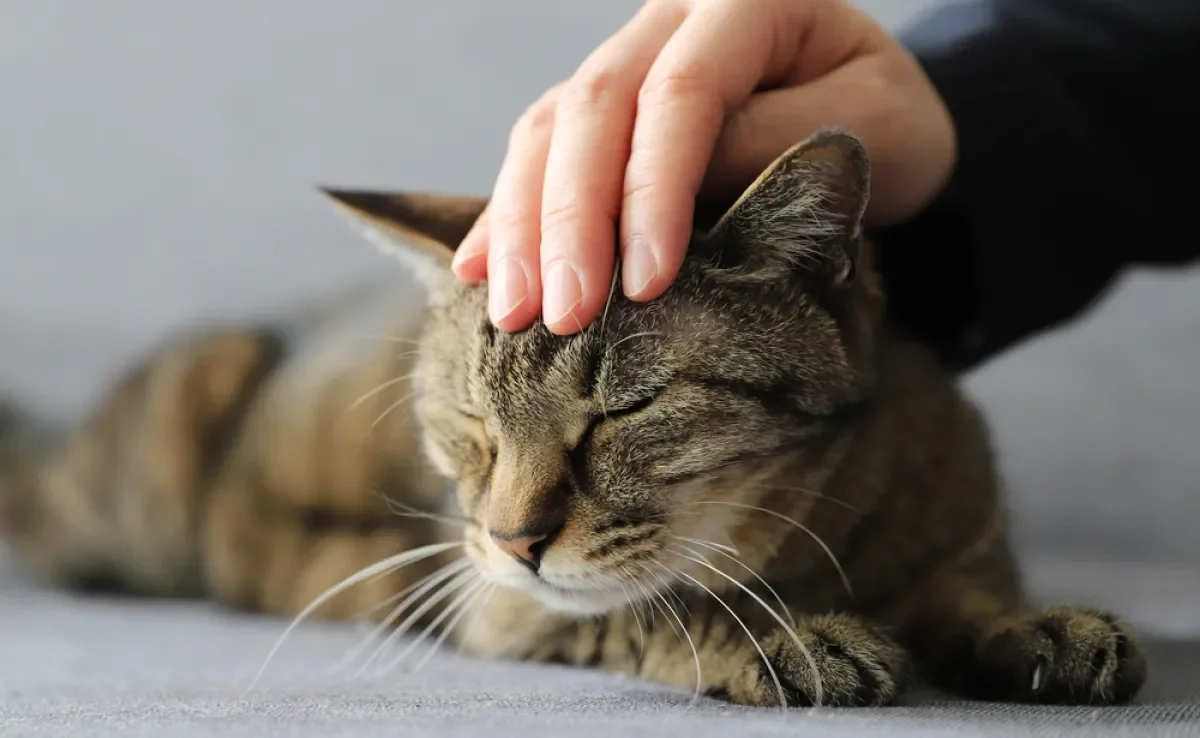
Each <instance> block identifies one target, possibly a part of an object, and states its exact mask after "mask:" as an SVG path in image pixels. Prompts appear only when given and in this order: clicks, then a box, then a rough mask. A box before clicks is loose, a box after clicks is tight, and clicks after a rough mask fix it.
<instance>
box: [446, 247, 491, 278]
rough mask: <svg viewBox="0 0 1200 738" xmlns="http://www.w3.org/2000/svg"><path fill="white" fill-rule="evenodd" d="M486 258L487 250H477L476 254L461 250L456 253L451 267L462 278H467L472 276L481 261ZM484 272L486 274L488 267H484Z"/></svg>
mask: <svg viewBox="0 0 1200 738" xmlns="http://www.w3.org/2000/svg"><path fill="white" fill-rule="evenodd" d="M486 260H487V252H486V251H477V252H475V253H474V254H468V253H464V252H462V251H459V252H457V253H456V254H455V255H454V262H453V263H452V264H451V265H450V268H451V269H452V270H454V273H455V274H456V275H458V277H459V278H460V279H467V278H469V277H471V276H472V273H473V272H474V271H475V270H476V268H477V267H478V266H479V262H481V261H486ZM483 272H484V274H485V275H486V273H487V269H486V267H485V268H484V270H483Z"/></svg>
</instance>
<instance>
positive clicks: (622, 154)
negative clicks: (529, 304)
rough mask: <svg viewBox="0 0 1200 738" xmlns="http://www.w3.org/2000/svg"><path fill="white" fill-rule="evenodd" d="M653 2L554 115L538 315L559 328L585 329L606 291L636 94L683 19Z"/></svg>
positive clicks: (571, 85) (570, 89) (609, 44)
mask: <svg viewBox="0 0 1200 738" xmlns="http://www.w3.org/2000/svg"><path fill="white" fill-rule="evenodd" d="M683 18H684V12H683V11H682V10H681V9H678V8H677V7H675V6H673V5H672V4H670V3H664V2H658V3H650V4H648V5H646V6H644V7H643V9H642V10H641V11H640V12H639V13H638V14H637V15H635V16H634V18H633V19H632V20H631V21H630V22H629V23H628V24H627V25H626V26H625V27H624V28H622V29H621V30H620V31H619V32H618V33H617V34H615V35H614V36H612V37H611V38H610V39H609V40H608V41H606V42H605V43H604V44H603V45H601V46H600V47H599V48H598V49H597V50H596V51H595V52H594V53H593V54H592V55H591V56H589V57H588V59H587V60H585V61H584V63H583V64H582V65H581V66H580V68H579V71H578V72H577V73H576V74H575V75H574V77H572V79H571V81H570V82H568V83H567V85H566V86H565V87H564V88H563V91H562V94H561V95H560V97H559V99H558V106H557V108H556V111H555V121H554V135H553V136H552V143H551V146H550V153H549V157H548V159H547V163H546V177H545V184H544V189H543V198H542V224H541V233H542V242H541V269H542V280H543V285H544V293H543V301H542V316H543V319H544V320H545V323H546V326H547V327H548V328H549V329H550V330H551V331H552V332H555V333H559V334H569V333H574V332H575V331H577V330H582V329H583V328H585V327H587V325H588V324H590V323H591V322H592V320H594V319H595V318H596V316H597V315H599V313H600V310H601V309H602V308H603V305H604V301H605V299H606V298H607V296H608V294H609V289H608V288H609V284H610V283H611V281H612V273H613V262H614V260H615V257H616V248H615V245H616V244H615V242H614V241H615V234H616V227H615V226H616V221H617V216H618V213H619V212H620V207H621V191H622V184H623V181H624V176H625V163H626V161H628V158H629V139H630V136H631V134H632V132H633V123H634V116H635V114H636V111H637V93H638V89H639V88H640V87H641V84H642V80H643V79H644V78H645V76H646V72H647V71H649V69H650V67H651V65H652V64H653V63H654V59H655V58H656V57H657V56H658V53H659V52H660V51H661V49H662V48H663V46H664V45H665V44H666V43H667V40H668V39H670V37H671V34H673V33H674V32H675V30H676V29H677V28H678V27H679V25H680V24H681V23H682V22H683Z"/></svg>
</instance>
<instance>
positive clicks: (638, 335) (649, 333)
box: [608, 331, 662, 351]
mask: <svg viewBox="0 0 1200 738" xmlns="http://www.w3.org/2000/svg"><path fill="white" fill-rule="evenodd" d="M646 336H662V331H642V332H641V333H630V334H629V335H628V336H625V337H624V338H622V339H621V340H620V341H616V342H614V343H613V344H612V345H611V346H609V347H608V350H609V351H612V350H613V349H615V348H616V347H617V346H620V345H621V344H623V343H625V342H626V341H632V340H633V339H635V338H645V337H646Z"/></svg>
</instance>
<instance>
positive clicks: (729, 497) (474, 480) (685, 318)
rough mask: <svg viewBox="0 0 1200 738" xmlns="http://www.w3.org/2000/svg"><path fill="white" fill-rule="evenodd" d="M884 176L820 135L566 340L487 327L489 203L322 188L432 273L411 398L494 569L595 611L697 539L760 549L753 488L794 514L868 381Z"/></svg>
mask: <svg viewBox="0 0 1200 738" xmlns="http://www.w3.org/2000/svg"><path fill="white" fill-rule="evenodd" d="M868 184H869V170H868V160H867V156H866V154H865V152H864V150H863V148H862V146H861V145H860V144H859V142H858V141H857V140H856V139H855V138H853V137H852V136H850V135H847V134H844V133H840V132H822V133H819V134H817V135H815V136H813V137H812V138H810V139H808V140H806V141H804V142H802V143H800V144H798V145H797V146H795V147H794V148H792V149H791V150H789V151H788V152H786V153H785V154H783V155H782V156H781V157H780V158H779V159H778V160H777V161H776V162H775V163H774V164H772V166H771V167H769V168H768V169H767V170H766V171H765V172H763V174H762V175H761V176H760V177H759V179H758V180H757V181H755V182H754V184H753V185H751V186H750V187H749V188H748V189H747V190H746V192H745V193H744V194H743V195H742V196H741V198H739V199H738V200H737V202H735V203H734V204H732V206H730V207H728V208H722V209H720V210H714V211H712V212H713V214H715V215H716V216H717V217H708V215H706V208H704V207H703V206H701V207H699V208H698V211H700V214H699V215H698V222H697V229H696V232H695V235H694V236H693V239H692V243H691V246H690V248H689V250H688V255H687V259H686V262H685V264H684V265H683V268H682V270H681V272H680V274H679V276H678V278H677V279H676V280H675V282H674V284H673V285H672V287H671V288H670V289H669V290H668V291H667V293H666V294H665V295H663V296H662V297H660V298H658V299H656V300H654V301H652V302H649V303H641V304H639V303H634V302H631V301H629V300H627V299H625V298H624V297H623V296H622V291H621V290H620V289H619V288H614V289H613V290H612V296H611V298H610V300H609V303H608V305H607V306H606V308H605V310H604V314H603V316H602V317H601V318H599V319H597V320H596V321H595V322H594V323H593V324H591V325H590V326H589V327H588V328H587V329H586V330H584V331H583V332H582V333H580V334H577V335H572V336H567V337H562V336H556V335H553V334H551V333H550V332H549V331H548V330H547V329H546V328H545V327H544V326H543V325H542V324H541V323H537V324H535V325H534V326H533V327H532V328H529V329H528V330H525V331H521V332H517V333H505V332H503V331H500V330H497V329H495V328H493V327H492V325H491V324H490V322H489V320H488V315H487V300H486V289H487V287H486V284H482V285H476V286H467V285H463V284H461V283H459V282H458V281H457V280H456V279H455V278H454V277H453V275H452V274H451V272H450V259H451V257H452V254H453V249H454V248H455V247H456V246H457V245H458V243H459V242H460V241H461V239H462V238H463V236H464V235H465V234H466V232H467V230H468V229H469V227H470V226H471V224H472V223H473V221H474V220H475V218H476V216H477V215H478V214H479V213H480V211H481V210H482V208H483V205H484V204H485V201H484V200H478V199H469V198H456V197H445V196H436V195H418V194H398V193H379V192H351V191H333V190H327V192H328V193H329V194H330V195H331V197H333V198H334V200H335V201H336V202H337V203H338V204H339V205H340V206H341V207H343V208H344V209H346V210H348V211H349V212H350V213H351V214H352V215H353V216H354V217H355V218H356V220H357V221H358V222H359V223H360V225H361V226H364V227H365V228H366V235H367V236H368V237H369V238H370V239H371V240H372V241H374V242H375V243H376V244H378V245H380V246H382V247H383V248H384V249H385V250H387V251H390V252H393V253H395V254H397V255H400V256H404V257H405V258H406V259H407V260H408V261H409V263H410V264H412V265H413V267H414V268H415V269H416V270H417V272H418V273H419V274H420V275H421V276H422V279H423V280H424V282H425V284H426V286H427V287H428V294H429V303H430V307H431V310H430V318H429V321H428V324H427V326H426V330H425V334H424V337H423V339H422V342H421V348H420V357H419V362H418V374H417V386H418V396H417V399H416V403H417V404H416V408H417V413H418V417H419V419H420V422H421V424H422V431H423V434H424V439H425V445H426V449H427V451H428V454H429V456H430V458H431V459H432V461H433V463H434V465H435V466H436V467H437V468H438V469H439V470H440V471H441V472H442V473H444V474H445V475H446V476H448V477H449V478H451V479H452V480H454V482H455V483H456V485H457V490H458V500H459V503H460V505H461V506H462V508H463V512H464V514H465V515H467V516H469V517H470V519H471V520H473V521H475V523H476V524H474V525H469V526H467V528H466V536H467V551H468V553H469V556H470V557H471V559H472V561H473V562H474V563H475V565H476V566H477V567H478V568H479V569H480V571H481V572H482V573H483V574H484V576H485V577H487V578H489V579H491V580H493V581H496V582H499V583H502V584H505V585H508V586H511V587H514V588H518V589H521V590H524V591H526V592H528V593H529V594H531V595H532V596H533V597H535V598H536V599H537V600H539V601H540V602H541V603H543V604H544V605H545V606H547V607H550V608H553V609H558V610H565V611H573V612H586V613H597V612H602V611H606V610H608V609H611V608H614V607H617V606H620V605H623V604H624V603H625V602H626V598H627V597H635V598H636V597H638V596H640V595H639V593H646V592H648V591H653V590H657V589H661V588H662V587H663V586H665V585H666V584H667V583H668V581H669V579H670V576H669V575H668V573H667V572H668V571H681V570H682V571H685V572H686V571H690V568H689V567H688V566H686V564H687V563H688V561H687V560H686V559H685V558H683V557H681V556H680V555H679V553H680V551H682V550H686V549H687V548H689V547H690V548H691V549H692V550H695V546H699V545H702V544H700V543H697V542H698V541H701V542H704V543H705V544H707V545H714V546H718V547H719V546H732V547H735V548H736V549H738V550H739V551H740V552H742V560H743V561H745V562H746V563H747V564H750V565H752V566H753V563H754V560H755V559H762V558H763V557H766V556H769V555H770V553H771V552H772V551H774V550H775V546H777V545H778V544H777V543H776V542H773V541H771V540H766V539H763V537H762V536H759V537H758V539H756V538H755V535H754V531H755V530H756V529H758V528H761V527H762V525H763V524H764V523H765V522H768V521H764V519H763V516H762V515H761V514H758V513H757V512H756V511H754V510H752V509H751V507H749V506H760V507H768V508H769V509H779V510H781V511H782V510H784V509H786V511H787V513H788V514H789V515H794V514H797V513H796V510H797V509H798V508H797V506H796V504H797V501H799V500H803V499H806V498H805V492H804V488H805V487H808V488H809V489H811V486H813V485H815V486H819V485H820V482H821V479H820V476H821V475H822V474H824V473H826V472H827V467H826V461H825V459H826V458H827V452H828V451H829V449H830V447H831V439H832V438H833V436H835V435H837V434H839V433H841V432H843V431H844V430H845V426H844V421H845V419H846V417H847V412H848V411H849V410H850V409H851V408H853V407H855V405H856V403H857V402H859V401H860V400H861V399H862V398H863V397H864V396H865V395H866V394H867V393H869V391H870V388H871V384H872V381H873V378H872V366H873V360H872V356H873V349H874V337H875V334H876V332H877V324H878V320H879V315H880V312H881V304H880V303H881V298H880V295H879V292H878V289H877V288H876V280H875V275H874V272H873V270H872V269H871V265H870V264H869V263H868V262H869V254H868V251H867V249H866V247H865V246H864V244H863V239H862V217H863V211H864V209H865V207H866V201H867V193H868ZM410 257H411V258H410ZM767 538H769V537H767ZM759 563H762V562H759Z"/></svg>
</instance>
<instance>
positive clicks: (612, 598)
mask: <svg viewBox="0 0 1200 738" xmlns="http://www.w3.org/2000/svg"><path fill="white" fill-rule="evenodd" d="M521 590H522V591H524V592H525V593H526V594H528V595H529V596H531V597H533V599H535V600H537V601H538V603H539V604H540V605H541V606H542V607H544V608H546V609H547V610H550V611H552V612H560V613H565V614H569V615H604V614H605V613H609V612H612V611H614V610H618V609H620V608H622V607H628V606H629V598H628V594H627V593H626V592H625V591H624V590H621V589H616V590H612V589H607V590H606V589H593V590H578V589H564V588H562V587H556V586H555V585H553V584H549V583H547V582H545V581H543V580H537V581H533V582H529V583H527V584H524V585H523V586H522V587H521Z"/></svg>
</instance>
